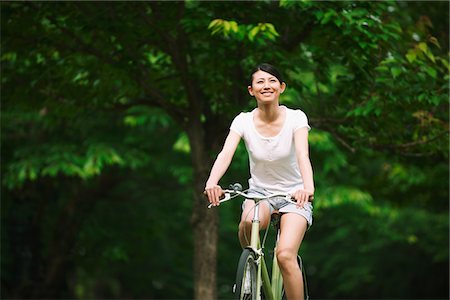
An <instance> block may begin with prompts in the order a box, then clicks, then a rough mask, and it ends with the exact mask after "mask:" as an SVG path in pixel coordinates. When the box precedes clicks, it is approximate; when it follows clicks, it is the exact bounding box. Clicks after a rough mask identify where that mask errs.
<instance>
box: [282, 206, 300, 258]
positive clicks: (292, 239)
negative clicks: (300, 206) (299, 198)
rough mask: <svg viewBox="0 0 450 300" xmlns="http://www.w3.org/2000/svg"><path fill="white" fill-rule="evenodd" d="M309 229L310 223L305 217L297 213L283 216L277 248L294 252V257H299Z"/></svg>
mask: <svg viewBox="0 0 450 300" xmlns="http://www.w3.org/2000/svg"><path fill="white" fill-rule="evenodd" d="M307 228H308V222H307V221H306V219H305V218H304V217H303V216H301V215H299V214H296V213H286V214H283V215H282V217H281V223H280V239H279V240H278V245H277V248H278V249H279V250H284V251H289V252H292V254H293V255H295V256H297V252H298V250H299V248H300V245H301V243H302V240H303V237H304V236H305V232H306V230H307Z"/></svg>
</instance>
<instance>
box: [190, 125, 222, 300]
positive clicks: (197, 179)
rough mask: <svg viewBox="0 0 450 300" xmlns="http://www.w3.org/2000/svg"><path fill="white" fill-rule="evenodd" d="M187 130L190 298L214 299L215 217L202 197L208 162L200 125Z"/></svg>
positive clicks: (216, 228)
mask: <svg viewBox="0 0 450 300" xmlns="http://www.w3.org/2000/svg"><path fill="white" fill-rule="evenodd" d="M197 125H198V126H195V125H194V126H192V127H190V128H189V129H188V130H187V131H188V136H189V141H190V145H191V155H192V165H193V169H194V185H195V186H194V193H195V194H194V205H193V210H192V216H191V222H192V226H193V230H194V298H195V299H199V300H200V299H201V300H203V299H217V276H216V273H217V272H216V271H217V270H216V269H217V267H216V265H217V239H218V215H217V211H216V210H214V209H208V208H207V204H208V202H207V201H206V198H205V197H204V196H203V190H204V188H205V183H206V180H207V177H208V175H209V169H210V167H211V166H210V164H211V160H210V159H209V155H208V152H207V151H206V145H205V142H204V139H203V130H202V128H201V125H200V124H197Z"/></svg>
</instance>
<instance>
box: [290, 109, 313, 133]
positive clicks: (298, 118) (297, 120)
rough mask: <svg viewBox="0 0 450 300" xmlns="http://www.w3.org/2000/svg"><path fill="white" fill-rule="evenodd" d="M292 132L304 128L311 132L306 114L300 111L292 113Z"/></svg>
mask: <svg viewBox="0 0 450 300" xmlns="http://www.w3.org/2000/svg"><path fill="white" fill-rule="evenodd" d="M293 122H294V131H296V130H297V129H300V128H303V127H306V128H307V129H308V131H309V130H311V127H310V126H309V124H308V117H307V116H306V114H305V113H304V112H303V111H301V110H295V111H294V120H293Z"/></svg>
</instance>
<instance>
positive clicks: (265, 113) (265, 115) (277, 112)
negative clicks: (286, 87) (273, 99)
mask: <svg viewBox="0 0 450 300" xmlns="http://www.w3.org/2000/svg"><path fill="white" fill-rule="evenodd" d="M258 114H259V118H260V119H261V121H263V122H265V123H272V122H275V121H276V120H277V119H278V118H279V117H280V116H281V114H282V112H281V107H280V105H279V104H278V103H277V104H269V105H258Z"/></svg>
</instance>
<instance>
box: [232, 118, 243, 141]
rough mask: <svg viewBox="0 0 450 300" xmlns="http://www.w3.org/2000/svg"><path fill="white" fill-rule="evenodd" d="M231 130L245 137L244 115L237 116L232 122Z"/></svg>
mask: <svg viewBox="0 0 450 300" xmlns="http://www.w3.org/2000/svg"><path fill="white" fill-rule="evenodd" d="M230 130H233V131H234V132H236V133H237V134H239V136H240V137H243V136H244V114H243V113H240V114H239V115H237V116H236V117H235V118H234V120H233V122H231V126H230Z"/></svg>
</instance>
